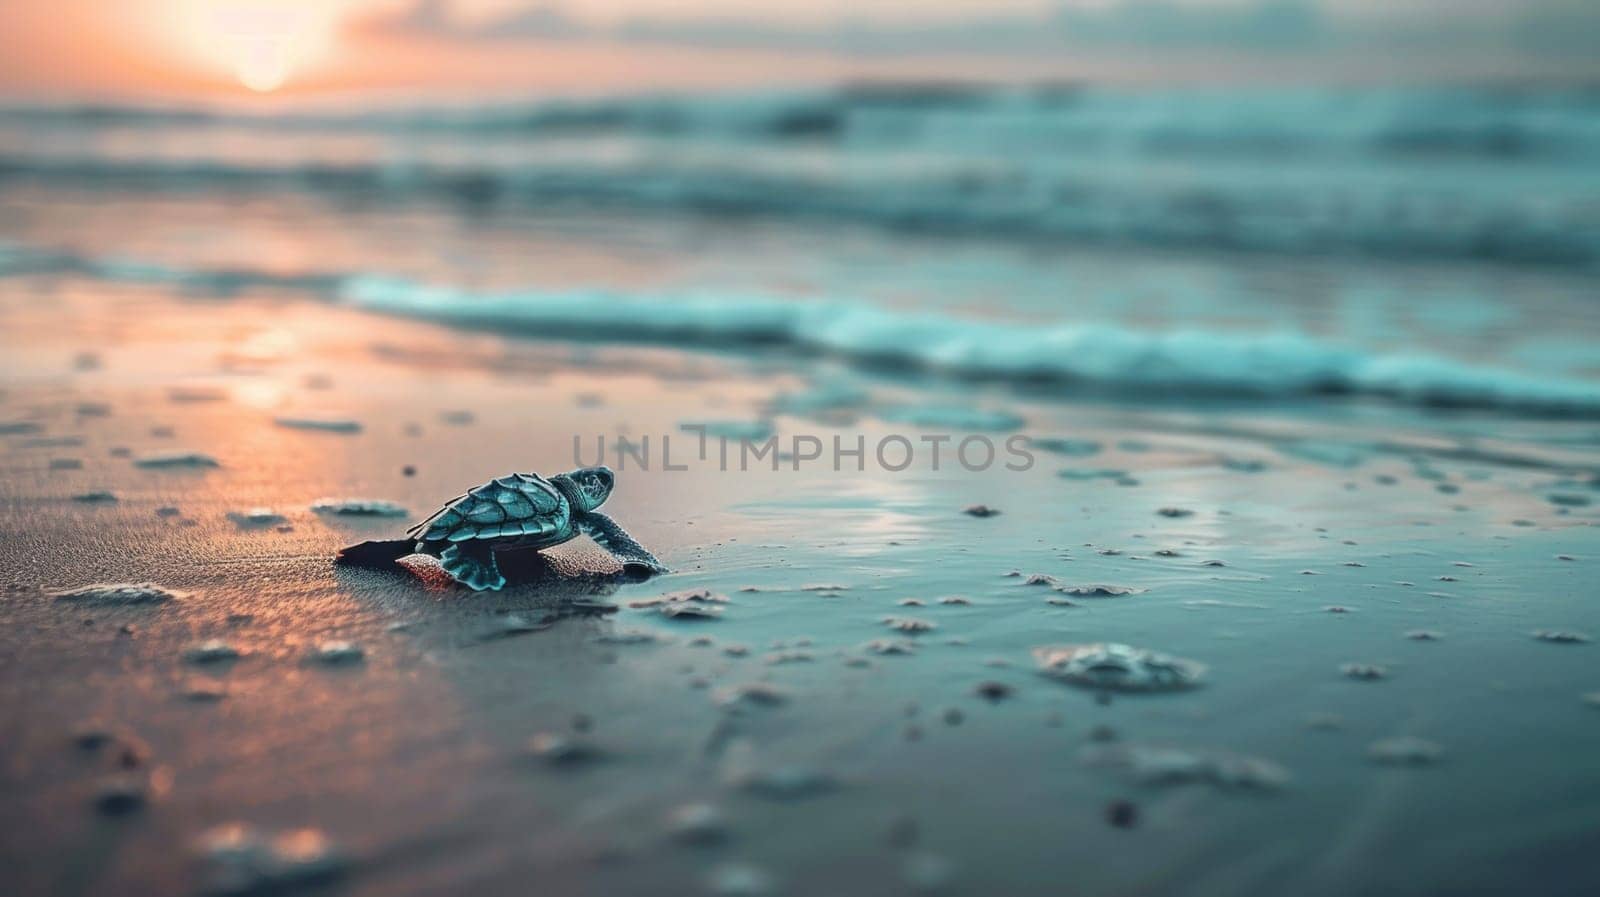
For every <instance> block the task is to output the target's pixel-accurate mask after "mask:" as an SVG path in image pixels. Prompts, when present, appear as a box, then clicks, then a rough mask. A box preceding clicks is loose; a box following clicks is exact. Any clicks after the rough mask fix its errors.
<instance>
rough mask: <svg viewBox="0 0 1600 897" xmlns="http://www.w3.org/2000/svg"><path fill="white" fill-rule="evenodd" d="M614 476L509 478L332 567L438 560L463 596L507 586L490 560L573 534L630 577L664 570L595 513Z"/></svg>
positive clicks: (607, 472)
mask: <svg viewBox="0 0 1600 897" xmlns="http://www.w3.org/2000/svg"><path fill="white" fill-rule="evenodd" d="M615 483H616V476H615V475H614V474H613V473H612V472H611V469H610V468H607V467H584V468H580V469H578V470H574V471H572V472H570V473H563V474H557V475H556V476H553V477H551V478H549V479H545V478H544V477H542V476H539V475H538V474H536V473H514V474H510V475H507V476H503V477H499V478H497V479H494V480H490V481H489V482H487V483H484V484H483V485H481V486H477V487H475V488H473V489H471V490H469V491H468V492H467V493H466V494H465V495H461V496H458V497H456V498H454V499H452V500H450V502H448V503H447V504H446V505H445V506H444V507H442V508H440V509H439V510H438V511H436V512H435V513H434V514H433V516H431V517H429V518H427V519H426V520H423V521H422V522H421V523H418V524H417V525H416V526H413V527H412V528H411V529H409V530H406V536H407V538H405V539H394V540H389V541H378V542H362V543H361V544H360V545H352V546H350V547H349V548H346V549H343V550H342V551H340V552H339V557H338V562H339V563H347V564H359V565H363V566H378V565H384V564H391V563H393V562H394V561H397V560H399V559H400V558H402V557H405V556H406V555H408V554H413V553H415V554H427V555H432V556H434V557H436V558H438V559H439V562H440V563H441V564H442V565H443V566H444V569H445V572H447V573H449V574H450V576H451V577H452V578H453V579H455V581H456V582H459V583H461V584H462V585H464V586H466V587H467V588H469V589H476V590H485V589H488V590H496V589H499V588H501V587H502V586H504V585H505V584H506V578H505V577H504V576H502V575H501V573H500V569H499V567H498V566H497V565H496V564H495V559H494V556H495V552H499V551H512V550H519V549H525V548H531V549H540V548H549V547H551V546H554V545H560V544H561V543H563V542H568V541H571V540H572V539H574V538H577V536H578V535H579V534H582V535H586V536H588V537H589V538H591V539H593V540H594V541H595V543H596V544H598V545H599V546H600V547H601V548H604V549H606V550H607V551H609V552H611V554H612V555H613V556H615V557H616V558H617V559H618V560H619V561H621V562H622V566H623V570H624V571H625V572H627V573H629V574H633V575H644V576H649V575H654V574H657V573H665V572H667V568H666V567H665V566H663V565H662V563H661V562H660V561H658V560H656V558H655V556H654V555H652V554H651V553H650V552H649V551H647V550H645V548H644V546H642V545H640V544H639V543H638V542H635V541H634V540H633V537H632V536H629V535H628V534H627V533H626V532H624V531H623V529H622V527H620V526H618V525H617V524H616V523H615V522H614V521H613V520H612V519H611V518H610V517H607V516H606V515H604V514H602V513H600V512H599V511H597V510H595V509H596V508H598V507H600V505H601V504H603V503H605V500H606V499H607V498H609V497H610V495H611V488H612V486H613V485H614V484H615Z"/></svg>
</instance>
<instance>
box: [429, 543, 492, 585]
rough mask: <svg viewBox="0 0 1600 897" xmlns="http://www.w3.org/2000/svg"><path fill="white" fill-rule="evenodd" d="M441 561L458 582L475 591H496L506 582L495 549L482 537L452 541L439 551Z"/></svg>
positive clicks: (446, 570) (445, 570)
mask: <svg viewBox="0 0 1600 897" xmlns="http://www.w3.org/2000/svg"><path fill="white" fill-rule="evenodd" d="M439 563H440V564H441V565H443V566H444V572H446V573H448V574H450V576H451V577H452V578H453V579H455V581H456V582H459V583H461V584H462V585H464V586H466V587H467V588H469V589H472V590H474V591H478V592H482V591H490V592H494V591H498V590H499V589H500V588H501V587H502V586H504V585H505V584H506V578H505V577H504V576H501V575H500V568H499V567H498V566H496V565H495V562H494V549H493V548H491V547H490V545H489V543H488V542H485V541H483V540H481V539H469V540H467V541H465V542H452V543H450V547H449V548H446V549H445V550H444V551H442V552H440V553H439Z"/></svg>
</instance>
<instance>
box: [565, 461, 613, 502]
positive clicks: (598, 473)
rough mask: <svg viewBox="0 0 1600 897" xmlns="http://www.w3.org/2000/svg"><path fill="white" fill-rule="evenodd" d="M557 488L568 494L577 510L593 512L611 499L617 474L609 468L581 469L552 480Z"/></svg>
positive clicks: (569, 499)
mask: <svg viewBox="0 0 1600 897" xmlns="http://www.w3.org/2000/svg"><path fill="white" fill-rule="evenodd" d="M550 481H551V482H552V483H554V484H555V485H556V486H557V488H561V487H567V488H561V491H562V492H565V493H566V494H567V500H568V501H569V502H572V503H573V504H574V505H577V510H580V511H593V510H594V509H596V508H598V507H600V506H601V505H603V504H605V501H606V499H608V498H610V497H611V487H612V486H614V485H616V482H617V477H616V474H613V473H612V472H611V468H609V467H580V468H578V469H577V470H574V471H571V472H569V473H563V474H557V475H556V476H553V477H551V478H550Z"/></svg>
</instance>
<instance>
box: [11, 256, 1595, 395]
mask: <svg viewBox="0 0 1600 897" xmlns="http://www.w3.org/2000/svg"><path fill="white" fill-rule="evenodd" d="M63 275H64V276H78V277H88V278H94V279H100V280H107V281H115V282H123V283H135V284H159V285H163V286H170V287H173V288H174V289H178V290H180V291H185V292H190V293H201V294H209V295H221V296H227V295H232V294H235V293H239V292H242V291H246V290H251V289H269V290H289V291H294V292H296V293H300V294H309V295H311V296H314V297H316V298H319V299H322V300H324V301H328V302H333V303H337V304H341V305H344V306H347V307H351V308H357V309H362V310H365V311H371V312H375V313H383V314H391V315H399V316H405V317H412V318H421V319H426V320H430V321H434V322H437V323H441V324H445V325H449V326H454V327H466V328H481V329H491V330H494V331H496V332H499V333H507V334H516V335H522V336H529V337H537V338H542V339H567V340H586V341H602V342H607V341H609V342H644V343H659V344H664V345H671V346H677V347H692V348H701V349H711V350H719V351H739V350H745V349H760V350H771V349H787V350H790V351H795V352H799V353H807V354H820V355H827V356H831V357H836V358H840V359H843V360H846V361H850V362H854V363H857V364H861V365H872V366H884V365H890V366H896V367H903V368H912V369H918V370H925V371H930V372H936V373H943V374H948V375H952V376H959V377H971V378H985V379H997V380H1008V381H1014V382H1017V383H1019V384H1028V385H1033V386H1039V385H1044V386H1056V387H1059V388H1061V389H1062V390H1065V391H1071V390H1083V389H1089V390H1105V391H1114V392H1118V393H1124V394H1129V395H1131V396H1134V397H1137V396H1139V395H1149V396H1159V395H1185V394H1201V395H1215V396H1236V397H1252V398H1290V397H1305V396H1314V395H1337V394H1347V395H1366V396H1376V397H1383V398H1388V399H1392V400H1396V401H1401V402H1406V403H1412V404H1417V405H1429V406H1452V407H1482V408H1494V409H1499V410H1503V411H1509V412H1515V413H1521V414H1541V415H1571V416H1581V417H1600V382H1597V381H1588V380H1580V379H1572V378H1559V377H1547V376H1535V375H1531V374H1525V373H1520V372H1516V371H1511V370H1505V369H1499V368H1491V367H1480V366H1474V365H1471V364H1467V363H1465V362H1462V361H1456V360H1451V359H1445V358H1439V357H1430V356H1424V355H1396V354H1375V353H1370V352H1366V351H1362V350H1360V349H1356V348H1348V347H1341V346H1338V345H1333V344H1329V343H1325V342H1320V341H1317V340H1314V339H1311V338H1308V337H1305V336H1302V335H1299V334H1279V335H1272V336H1261V335H1248V334H1239V333H1220V332H1208V331H1192V330H1191V331H1173V332H1151V331H1144V330H1136V329H1131V328H1128V327H1123V326H1115V325H1100V324H1079V323H1063V324H1057V325H1053V326H1052V325H1041V324H1038V323H1033V322H1016V321H1004V320H993V319H990V320H985V319H976V318H970V317H959V316H953V315H946V314H939V313H922V314H917V313H908V312H902V311H895V310H889V309H883V308H877V307H873V306H871V305H869V304H865V303H861V302H849V301H843V300H829V299H815V300H798V299H787V298H778V297H774V296H770V295H760V294H750V295H735V294H729V293H719V294H715V295H706V294H685V293H671V292H637V293H628V292H619V291H614V290H601V289H576V290H550V289H525V290H513V291H506V292H493V293H491V292H472V291H467V290H461V289H457V288H454V287H450V286H439V285H431V284H425V283H420V282H417V281H414V280H407V279H403V278H395V277H386V276H380V275H375V274H370V273H341V272H329V273H304V274H276V273H272V272H266V271H252V270H243V269H209V268H208V269H184V268H175V267H169V266H163V265H155V264H148V263H144V262H140V261H137V260H132V259H120V258H99V259H97V258H90V257H86V256H82V255H78V254H74V253H70V252H62V251H55V250H48V249H40V248H37V247H30V246H25V245H19V244H7V243H3V242H0V277H18V276H63Z"/></svg>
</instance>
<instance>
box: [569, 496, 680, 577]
mask: <svg viewBox="0 0 1600 897" xmlns="http://www.w3.org/2000/svg"><path fill="white" fill-rule="evenodd" d="M578 526H579V527H580V528H582V530H583V533H584V535H586V536H588V537H589V538H591V539H593V540H594V542H595V544H596V545H599V546H600V547H601V548H604V549H605V550H606V551H609V552H611V555H612V557H615V558H616V559H617V560H619V561H621V562H622V569H623V571H624V572H626V573H632V574H644V575H649V576H653V575H655V574H658V573H668V572H671V571H669V570H668V569H667V565H666V564H663V563H661V562H660V561H658V560H656V556H655V555H653V554H651V553H650V552H649V551H648V550H647V549H646V548H645V547H644V546H643V545H640V544H639V543H638V542H635V541H634V539H633V537H632V536H630V535H628V534H627V532H626V531H624V530H623V528H622V527H620V526H617V522H616V521H615V520H612V519H611V518H610V517H607V516H606V515H604V514H602V513H600V512H599V511H590V512H589V513H587V514H584V515H583V516H582V517H580V518H579V519H578Z"/></svg>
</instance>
